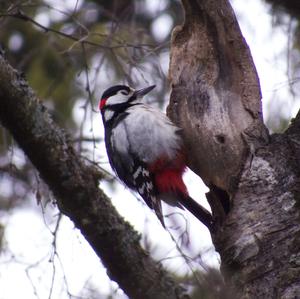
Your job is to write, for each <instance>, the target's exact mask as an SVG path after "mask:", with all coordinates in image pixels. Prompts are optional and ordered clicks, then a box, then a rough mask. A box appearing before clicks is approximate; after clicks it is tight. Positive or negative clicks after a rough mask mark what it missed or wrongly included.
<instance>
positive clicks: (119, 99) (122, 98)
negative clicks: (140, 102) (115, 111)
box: [106, 93, 130, 106]
mask: <svg viewBox="0 0 300 299" xmlns="http://www.w3.org/2000/svg"><path fill="white" fill-rule="evenodd" d="M129 97H130V96H128V95H124V94H122V93H117V94H115V95H113V96H111V97H109V98H108V99H107V100H106V106H109V105H116V104H122V103H126V102H127V101H128V99H129Z"/></svg>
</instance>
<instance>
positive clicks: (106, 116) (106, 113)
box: [104, 109, 115, 121]
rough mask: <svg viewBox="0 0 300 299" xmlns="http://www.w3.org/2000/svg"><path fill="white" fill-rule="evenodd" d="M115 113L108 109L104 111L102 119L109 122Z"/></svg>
mask: <svg viewBox="0 0 300 299" xmlns="http://www.w3.org/2000/svg"><path fill="white" fill-rule="evenodd" d="M114 114H115V112H114V111H111V110H109V109H106V110H104V119H105V121H109V120H110V119H111V118H112V117H113V116H114Z"/></svg>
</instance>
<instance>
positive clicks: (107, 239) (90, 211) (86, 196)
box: [0, 55, 186, 299]
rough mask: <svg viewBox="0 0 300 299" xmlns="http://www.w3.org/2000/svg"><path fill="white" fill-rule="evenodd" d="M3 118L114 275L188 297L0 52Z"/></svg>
mask: <svg viewBox="0 0 300 299" xmlns="http://www.w3.org/2000/svg"><path fill="white" fill-rule="evenodd" d="M0 121H1V123H2V125H3V126H5V127H6V128H7V129H8V130H9V131H10V133H11V134H12V136H13V137H14V138H15V140H16V141H17V142H18V144H19V145H20V147H21V148H22V149H23V150H24V152H25V154H26V155H27V156H28V157H29V159H30V160H31V162H32V163H33V165H34V166H35V167H36V168H37V169H38V171H39V173H40V175H41V176H42V178H43V179H44V181H45V182H46V183H47V184H48V186H49V187H50V189H51V190H52V191H53V193H54V195H55V197H56V199H57V205H58V207H59V209H60V210H61V212H63V213H64V214H65V215H67V216H69V217H70V219H71V220H72V221H73V222H74V224H75V225H76V227H77V228H78V229H80V231H81V233H82V234H83V235H84V237H85V238H86V239H87V241H88V242H89V243H90V245H91V246H92V248H93V249H94V250H95V252H96V254H97V255H98V256H99V258H100V259H101V260H102V262H103V264H104V265H105V266H106V267H107V270H108V275H109V276H110V278H111V279H113V280H114V281H116V282H117V283H118V284H119V286H120V287H121V288H122V289H123V290H124V291H125V292H126V294H127V295H128V296H129V297H130V298H137V299H141V298H149V299H153V298H165V299H169V298H172V299H174V298H186V296H185V295H184V294H183V293H184V292H183V290H182V288H181V287H179V286H178V285H176V284H175V283H174V281H172V280H171V279H170V277H169V276H168V275H167V273H166V272H165V271H164V270H163V269H162V268H161V266H160V265H159V263H157V262H155V261H154V260H152V259H151V257H150V256H149V255H148V254H147V252H145V251H144V250H143V249H142V248H141V246H140V244H139V240H140V237H139V235H138V234H137V233H136V232H135V231H134V230H133V229H132V227H131V226H130V225H129V224H128V223H127V222H125V221H124V220H123V219H122V218H121V217H120V216H119V214H118V213H117V212H116V210H115V209H114V207H113V206H112V205H111V202H110V201H109V199H108V198H107V197H106V196H105V194H104V193H103V192H102V191H101V189H99V187H98V179H99V175H98V174H96V173H95V171H93V169H92V168H89V167H87V166H86V165H85V164H84V163H83V161H82V159H81V157H80V155H79V154H77V153H76V152H75V151H74V149H73V147H72V143H71V142H70V141H69V140H68V138H67V136H66V134H65V133H64V132H63V130H61V129H60V128H59V127H58V126H57V125H56V124H55V123H53V122H52V120H51V118H50V117H49V114H48V113H47V111H46V108H45V107H44V106H43V105H42V104H41V103H40V102H39V100H38V99H37V98H36V96H35V94H34V92H33V91H32V89H31V88H30V87H29V86H28V85H27V83H26V81H25V80H24V78H23V77H22V75H20V74H19V73H18V72H16V71H15V70H14V69H13V68H12V67H11V66H10V65H9V64H8V63H7V61H5V59H4V58H3V57H2V56H1V55H0Z"/></svg>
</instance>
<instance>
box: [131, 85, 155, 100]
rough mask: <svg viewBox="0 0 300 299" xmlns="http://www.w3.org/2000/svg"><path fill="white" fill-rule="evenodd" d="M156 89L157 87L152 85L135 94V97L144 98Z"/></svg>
mask: <svg viewBox="0 0 300 299" xmlns="http://www.w3.org/2000/svg"><path fill="white" fill-rule="evenodd" d="M154 87H155V85H151V86H149V87H146V88H142V89H139V90H136V91H135V92H134V93H133V96H135V97H137V98H142V97H143V96H144V95H145V94H147V93H149V92H150V91H151V90H152V89H153V88H154Z"/></svg>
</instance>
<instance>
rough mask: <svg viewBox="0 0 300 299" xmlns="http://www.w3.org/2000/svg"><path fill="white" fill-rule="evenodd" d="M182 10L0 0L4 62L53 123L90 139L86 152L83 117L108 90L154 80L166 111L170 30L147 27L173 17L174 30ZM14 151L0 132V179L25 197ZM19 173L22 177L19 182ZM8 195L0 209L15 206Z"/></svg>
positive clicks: (166, 4) (175, 4) (29, 173)
mask: <svg viewBox="0 0 300 299" xmlns="http://www.w3.org/2000/svg"><path fill="white" fill-rule="evenodd" d="M151 7H152V8H151ZM149 8H150V9H149ZM180 11H181V4H180V2H179V1H170V0H163V1H160V3H159V5H158V6H157V5H156V6H155V7H154V8H153V5H152V4H151V1H146V0H139V1H133V0H126V1H117V0H114V1H101V0H95V1H91V0H86V1H78V0H69V1H58V0H44V1H0V26H1V31H0V45H1V48H2V49H4V51H5V56H6V58H7V59H8V61H9V62H10V63H11V64H12V65H13V66H14V67H15V68H16V69H18V70H20V71H21V72H22V73H23V74H24V76H25V77H26V79H27V80H28V81H29V84H30V86H31V87H32V88H33V89H34V90H35V91H36V93H37V95H38V96H39V98H40V100H41V101H44V103H45V105H46V106H47V107H48V108H49V109H50V111H51V113H52V116H53V118H54V120H55V121H57V122H58V123H59V124H60V125H61V126H62V127H64V128H66V129H67V130H68V131H69V132H71V133H72V135H73V136H78V138H77V140H78V142H79V143H81V142H83V141H82V140H88V143H89V144H88V145H87V146H86V148H90V149H91V148H92V147H91V146H90V145H91V140H90V139H91V136H84V126H85V125H86V124H88V123H89V122H88V118H89V117H90V116H88V115H87V110H88V108H89V109H91V110H92V111H96V109H95V108H94V106H95V107H97V99H95V97H99V96H100V93H101V92H103V89H105V88H106V87H107V86H109V85H113V84H116V83H120V82H123V83H128V84H131V85H133V86H138V85H142V86H145V85H147V84H148V83H149V81H151V76H154V77H155V78H156V79H157V81H158V82H159V84H158V86H157V91H156V92H157V95H159V96H160V97H159V98H161V103H160V104H161V105H162V104H163V100H164V95H165V94H166V91H167V87H168V86H167V82H166V72H163V71H162V68H161V55H164V53H167V51H168V47H169V39H170V33H171V29H172V25H173V24H170V26H169V28H165V29H164V31H166V34H165V35H164V36H163V37H162V36H161V35H158V34H156V33H155V31H154V30H152V27H153V24H154V23H155V22H156V20H157V18H158V17H160V16H162V15H165V16H167V17H169V18H172V20H173V22H174V24H175V23H180V22H181V21H182V20H181V18H180V17H179V16H180V15H181V13H180ZM175 16H176V20H175V19H174V17H175ZM95 95H96V96H95ZM78 101H80V103H82V102H83V103H84V104H83V105H82V109H85V115H84V117H83V119H77V118H76V116H75V115H74V113H73V108H74V106H75V105H76V103H77V102H78ZM15 146H16V145H15V144H14V143H13V141H12V139H11V138H10V136H9V135H7V134H6V132H5V131H4V130H2V132H1V134H0V178H1V179H3V180H4V178H5V179H7V180H8V181H9V180H11V181H12V182H13V185H14V186H15V185H16V184H17V185H20V186H22V188H20V187H18V188H17V189H18V190H19V189H22V190H23V189H24V188H25V189H27V190H30V186H32V180H34V179H35V176H36V174H35V172H34V171H33V170H31V165H30V163H28V161H26V160H25V158H24V157H22V159H24V161H22V163H21V164H19V165H15V163H14V157H13V156H14V155H13V154H12V153H13V152H14V151H13V147H15ZM77 148H78V149H79V150H80V151H82V150H83V148H84V147H83V146H81V144H80V145H79V146H78V147H77ZM17 172H18V173H24V174H26V175H25V176H24V177H22V176H20V175H19V176H18V175H17ZM33 174H34V175H33ZM9 178H10V179H9ZM25 178H26V180H25ZM30 178H32V180H31V179H30ZM31 188H32V187H31ZM7 189H11V184H8V185H7ZM13 189H15V188H13ZM6 193H7V194H9V196H8V197H6V196H5V195H1V196H0V201H3V202H6V204H0V209H4V207H6V208H7V209H8V208H9V207H11V208H12V207H14V206H15V204H12V205H9V204H8V203H9V202H14V203H17V202H18V200H15V198H18V197H19V195H20V194H19V193H20V192H17V193H14V192H6ZM6 193H3V194H6ZM27 193H28V192H27ZM29 193H30V192H29ZM22 194H23V193H22ZM24 196H25V197H26V192H25V193H24V194H23V195H22V198H24ZM5 197H6V198H5ZM27 197H28V196H27Z"/></svg>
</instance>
